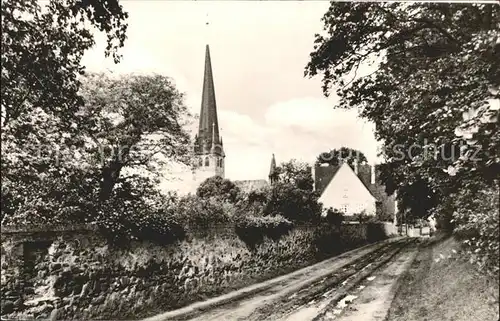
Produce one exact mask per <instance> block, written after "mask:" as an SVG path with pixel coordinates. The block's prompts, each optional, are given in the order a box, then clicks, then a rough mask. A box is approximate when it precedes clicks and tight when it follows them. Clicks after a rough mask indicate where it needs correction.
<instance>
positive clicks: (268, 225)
mask: <svg viewBox="0 0 500 321" xmlns="http://www.w3.org/2000/svg"><path fill="white" fill-rule="evenodd" d="M292 228H293V223H292V222H291V221H289V220H287V219H285V218H284V217H282V216H280V215H276V216H239V217H238V218H237V219H236V220H235V231H236V234H237V235H238V237H239V238H240V239H241V240H242V241H243V242H245V244H247V245H248V246H249V247H250V248H254V247H255V246H256V245H257V244H259V243H261V242H262V241H263V240H264V237H269V238H271V239H273V240H277V239H279V238H280V237H281V236H283V235H285V234H287V233H288V232H289V231H290V230H291V229H292Z"/></svg>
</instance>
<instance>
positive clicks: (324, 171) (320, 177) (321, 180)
mask: <svg viewBox="0 0 500 321" xmlns="http://www.w3.org/2000/svg"><path fill="white" fill-rule="evenodd" d="M339 168H340V166H339V165H324V164H323V165H316V166H315V168H314V171H315V173H314V188H315V190H316V191H317V192H319V194H320V195H321V194H323V192H324V191H325V189H326V187H327V186H328V184H330V182H331V181H332V179H333V177H334V176H335V174H337V172H338V170H339Z"/></svg>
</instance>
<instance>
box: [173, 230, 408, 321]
mask: <svg viewBox="0 0 500 321" xmlns="http://www.w3.org/2000/svg"><path fill="white" fill-rule="evenodd" d="M412 243H414V241H413V240H411V239H400V240H397V241H392V242H388V243H383V244H381V245H379V246H377V247H375V248H374V249H373V250H371V251H369V252H368V253H366V254H364V255H361V256H358V257H357V258H354V259H352V258H351V259H349V257H347V258H346V259H347V262H346V263H345V264H343V265H338V264H333V263H332V262H329V264H330V266H331V269H330V270H327V272H323V273H322V274H320V275H319V276H318V275H316V276H314V275H313V274H312V275H310V276H309V277H308V275H307V273H303V274H298V275H296V276H295V277H290V278H285V279H283V281H280V282H279V283H276V284H273V285H272V286H269V287H266V288H263V290H262V291H259V292H258V293H254V294H253V295H252V296H249V297H246V298H242V299H240V300H234V301H232V302H227V303H226V304H223V305H220V306H218V307H213V308H212V309H210V310H205V311H202V310H198V311H196V312H197V313H190V314H189V315H185V316H178V318H176V320H301V321H302V320H307V319H308V320H314V321H320V320H323V319H324V311H326V309H327V308H331V307H332V305H335V304H336V303H337V302H338V301H339V300H341V299H342V298H343V297H344V296H345V295H346V294H347V291H349V289H352V288H353V287H354V286H356V285H357V284H359V282H361V281H363V280H364V279H365V278H366V277H368V276H369V275H370V274H372V273H373V272H374V271H375V270H377V269H379V268H380V267H382V266H384V265H385V264H386V263H387V262H389V261H391V260H392V259H393V258H394V257H395V256H396V255H397V254H398V253H400V251H401V250H402V249H403V248H405V247H406V246H408V245H410V244H412ZM325 264H326V263H325ZM318 268H319V269H321V268H322V269H325V268H328V266H327V265H324V266H322V265H321V264H319V265H318ZM311 306H314V307H313V308H311ZM303 312H306V313H303Z"/></svg>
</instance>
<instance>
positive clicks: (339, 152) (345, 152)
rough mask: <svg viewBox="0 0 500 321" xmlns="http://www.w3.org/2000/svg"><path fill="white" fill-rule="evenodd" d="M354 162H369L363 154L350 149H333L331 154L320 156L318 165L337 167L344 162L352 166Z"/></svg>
mask: <svg viewBox="0 0 500 321" xmlns="http://www.w3.org/2000/svg"><path fill="white" fill-rule="evenodd" d="M354 160H357V162H358V163H360V164H361V163H366V162H368V160H367V159H366V156H365V154H363V152H361V151H359V150H356V149H352V148H349V147H341V148H340V149H332V150H330V151H329V152H324V153H321V154H319V155H318V157H317V159H316V163H318V164H330V165H334V166H337V165H339V163H340V162H342V161H343V162H347V163H348V164H349V165H352V164H353V162H354Z"/></svg>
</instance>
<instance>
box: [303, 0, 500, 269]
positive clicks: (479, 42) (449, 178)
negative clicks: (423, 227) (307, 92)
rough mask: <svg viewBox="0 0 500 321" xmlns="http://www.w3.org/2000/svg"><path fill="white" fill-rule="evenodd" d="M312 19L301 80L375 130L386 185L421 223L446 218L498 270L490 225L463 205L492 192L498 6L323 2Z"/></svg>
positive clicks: (485, 214) (499, 106)
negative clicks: (315, 21) (317, 21)
mask: <svg viewBox="0 0 500 321" xmlns="http://www.w3.org/2000/svg"><path fill="white" fill-rule="evenodd" d="M322 20H323V22H324V31H325V32H324V33H323V35H316V40H315V46H314V51H313V52H312V53H311V60H310V62H309V64H308V65H307V67H306V75H309V76H314V75H316V74H319V73H321V74H322V75H323V91H324V93H325V95H328V94H329V93H330V92H331V91H332V90H335V91H336V93H337V94H338V95H339V96H340V97H341V102H340V107H344V108H352V107H356V108H359V109H360V110H361V114H362V115H363V116H365V117H367V118H368V119H370V120H371V121H373V122H374V123H375V125H376V137H377V138H378V139H380V140H382V141H383V142H384V145H385V146H384V152H383V154H384V157H385V160H386V163H387V166H385V169H384V170H385V171H390V172H386V173H385V174H384V177H385V178H386V180H387V181H386V185H388V186H391V187H392V188H394V189H398V190H400V192H402V193H398V194H399V195H400V198H401V197H404V198H406V199H407V200H408V203H409V204H413V205H410V206H412V207H413V209H414V210H415V211H414V212H415V213H418V212H419V211H418V207H419V206H420V202H421V201H422V200H431V202H430V203H429V204H427V205H430V206H429V207H428V208H427V209H428V210H429V211H428V212H427V215H429V214H431V213H433V214H436V216H437V218H438V219H439V218H446V219H448V223H451V222H450V220H451V218H452V216H451V215H450V213H452V214H453V220H454V221H455V222H459V224H460V226H459V230H461V229H462V227H463V226H464V225H467V227H468V229H469V230H475V233H476V234H475V238H472V239H471V240H470V244H474V247H477V249H474V250H473V251H476V253H482V252H492V255H491V256H490V255H488V257H493V258H496V262H498V248H499V247H498V224H496V225H494V224H492V222H495V221H496V220H495V219H491V212H489V210H486V209H485V208H489V207H488V206H483V207H480V206H475V209H474V210H475V211H477V212H476V213H474V211H471V210H469V208H470V206H469V205H468V204H469V203H471V202H472V201H473V200H474V199H478V198H481V199H484V195H491V194H492V193H490V192H484V193H483V191H485V190H486V191H488V190H489V191H493V194H494V193H498V192H499V191H500V126H499V125H500V117H499V113H500V94H499V92H500V23H499V21H500V6H498V4H445V3H425V4H424V3H334V2H332V4H331V5H330V8H329V9H328V12H327V13H326V14H325V16H324V17H323V19H322ZM377 57H378V61H379V64H378V66H377V67H378V68H377V69H376V71H375V72H373V73H371V74H368V75H363V76H360V77H357V76H356V75H357V74H358V71H359V70H358V69H359V68H360V66H362V65H364V64H367V63H370V61H373V59H374V58H377ZM334 84H335V85H338V86H337V87H336V88H334V87H333V85H334ZM436 200H438V201H436ZM463 209H467V211H465V212H464V211H463ZM495 215H498V212H497V213H496V214H495ZM465 222H467V223H465ZM484 222H488V224H490V225H489V227H488V228H487V229H485V228H484V227H483V226H482V224H484ZM448 225H449V224H448ZM449 226H452V225H449ZM486 230H487V231H488V232H487V233H486V232H485V231H486ZM495 233H496V236H495V237H492V236H494V235H495ZM495 251H496V252H495ZM496 265H497V267H498V263H496Z"/></svg>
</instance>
